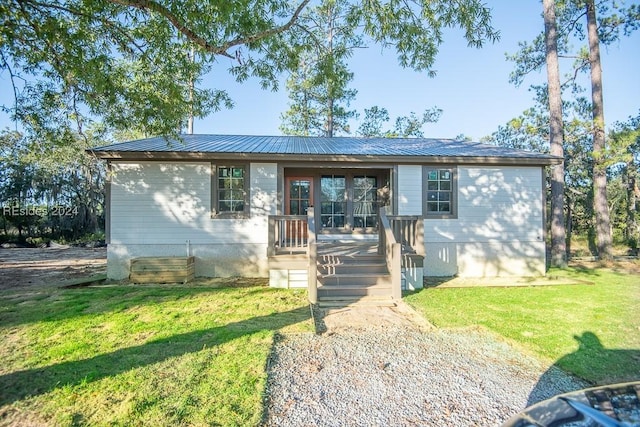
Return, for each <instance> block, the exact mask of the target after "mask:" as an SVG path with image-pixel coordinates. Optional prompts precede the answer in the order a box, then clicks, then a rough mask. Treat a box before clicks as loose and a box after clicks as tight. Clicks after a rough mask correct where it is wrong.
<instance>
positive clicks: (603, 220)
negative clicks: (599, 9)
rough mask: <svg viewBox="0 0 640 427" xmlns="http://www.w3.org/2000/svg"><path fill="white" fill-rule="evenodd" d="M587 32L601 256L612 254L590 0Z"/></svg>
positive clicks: (599, 74)
mask: <svg viewBox="0 0 640 427" xmlns="http://www.w3.org/2000/svg"><path fill="white" fill-rule="evenodd" d="M586 6H587V36H588V39H589V63H590V66H591V98H592V104H593V209H594V212H595V217H596V230H595V231H596V244H597V249H598V256H599V257H600V259H602V260H609V259H611V258H612V257H613V254H612V250H611V244H612V242H611V224H610V218H609V206H608V203H607V167H606V163H605V160H606V158H605V156H606V152H605V149H606V146H605V134H604V103H603V100H602V66H601V63H600V39H599V37H598V24H597V21H596V8H595V4H594V0H587V1H586Z"/></svg>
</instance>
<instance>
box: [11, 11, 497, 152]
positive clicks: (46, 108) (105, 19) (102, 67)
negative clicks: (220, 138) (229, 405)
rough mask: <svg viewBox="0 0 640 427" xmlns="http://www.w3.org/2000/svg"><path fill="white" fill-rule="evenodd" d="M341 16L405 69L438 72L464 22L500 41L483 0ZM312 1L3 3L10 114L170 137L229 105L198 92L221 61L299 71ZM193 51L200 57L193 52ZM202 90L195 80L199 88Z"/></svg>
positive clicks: (48, 128) (236, 69)
mask: <svg viewBox="0 0 640 427" xmlns="http://www.w3.org/2000/svg"><path fill="white" fill-rule="evenodd" d="M341 3H342V4H344V5H345V9H346V11H347V12H346V19H347V21H348V22H349V23H351V24H352V25H353V26H354V27H358V28H361V30H362V32H363V34H364V35H365V36H366V37H368V38H370V39H371V40H372V41H373V42H374V43H377V44H379V45H381V46H383V47H390V48H394V49H395V51H396V53H397V56H398V61H399V63H400V64H401V65H402V66H406V67H412V68H414V69H416V70H426V71H428V72H431V67H432V65H433V62H434V58H435V55H436V53H437V51H438V47H439V45H440V44H441V42H442V34H443V30H444V29H445V28H447V27H453V26H457V27H460V28H462V29H463V30H464V32H465V37H466V39H467V40H468V42H469V44H470V45H472V46H481V45H482V43H483V42H484V41H487V40H488V41H494V40H496V39H497V38H498V33H497V32H496V31H495V30H494V29H493V28H492V27H491V23H490V10H489V8H488V7H486V6H485V5H484V4H483V3H482V2H481V1H480V0H460V1H455V2H451V1H448V0H414V1H404V0H384V1H383V0H363V1H346V0H342V1H341ZM311 4H312V2H311V0H299V1H297V2H290V1H288V0H233V1H215V2H202V1H196V0H184V1H180V2H174V1H169V0H5V1H3V2H1V3H0V22H2V25H1V26H0V73H1V74H2V76H3V78H6V79H7V80H10V81H11V82H12V85H13V88H14V95H15V96H14V100H13V103H11V104H7V105H3V106H2V108H3V109H4V110H5V112H8V113H10V114H11V115H12V117H13V118H14V120H16V121H17V122H19V123H20V124H22V125H23V126H24V128H25V130H26V131H27V132H31V133H35V134H38V135H44V136H46V137H47V138H51V139H57V140H72V139H73V132H72V131H71V129H72V128H75V129H76V130H80V131H82V129H83V127H84V126H86V122H87V120H90V119H92V118H96V117H99V118H100V119H101V120H102V121H104V122H105V123H106V124H107V125H108V126H113V127H114V128H116V129H127V128H131V127H135V128H139V129H141V130H143V132H144V133H146V134H164V135H167V134H174V133H177V132H178V131H179V128H180V124H181V123H183V122H184V121H185V119H186V117H187V116H188V115H189V113H190V112H191V111H193V113H194V115H195V116H196V117H198V116H199V117H203V116H206V115H207V114H209V113H210V112H212V111H214V110H216V109H218V108H221V107H223V106H226V107H229V106H231V105H232V103H231V100H230V99H229V97H228V95H227V94H226V92H225V91H224V90H218V89H212V88H207V89H196V90H195V91H194V94H193V98H192V99H191V98H190V96H189V93H188V92H189V91H188V87H189V82H190V81H195V82H196V83H197V82H198V81H199V80H200V79H201V77H202V76H203V75H204V74H205V73H206V72H207V71H208V70H209V69H210V67H212V66H214V65H216V63H217V62H219V61H220V60H221V59H225V58H226V59H228V60H229V61H230V63H231V66H230V68H229V72H230V73H232V74H233V75H234V76H235V77H236V78H237V79H238V80H239V81H243V80H244V79H247V78H249V77H253V78H258V79H260V81H261V83H262V85H263V87H265V88H277V82H278V80H277V76H278V74H279V73H280V72H281V71H283V70H285V69H293V68H295V67H297V65H298V60H297V54H298V52H297V50H296V49H295V48H294V47H292V46H290V45H289V43H287V40H286V37H285V36H286V35H287V34H289V33H290V32H291V31H304V30H305V28H304V26H303V24H302V23H301V22H300V20H299V18H300V16H301V14H302V12H303V11H305V10H306V9H307V8H308V7H310V5H311ZM191 48H194V49H195V51H196V56H197V57H198V60H197V61H192V60H191V59H190V58H189V54H188V52H190V50H191ZM197 86H198V85H196V88H197Z"/></svg>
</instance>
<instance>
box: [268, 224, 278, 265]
mask: <svg viewBox="0 0 640 427" xmlns="http://www.w3.org/2000/svg"><path fill="white" fill-rule="evenodd" d="M268 221H269V232H268V237H267V256H268V257H272V256H275V255H276V219H275V218H274V217H273V216H272V215H269V220H268Z"/></svg>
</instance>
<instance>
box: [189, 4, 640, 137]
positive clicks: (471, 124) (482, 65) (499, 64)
mask: <svg viewBox="0 0 640 427" xmlns="http://www.w3.org/2000/svg"><path fill="white" fill-rule="evenodd" d="M486 4H487V5H488V6H489V7H491V8H492V13H493V23H494V27H495V28H496V29H498V30H499V31H500V33H501V38H500V41H499V42H497V43H495V44H489V45H485V47H483V48H482V49H475V48H470V47H467V43H466V40H464V37H463V36H462V34H461V33H460V32H459V31H450V32H449V33H448V34H447V37H445V40H444V44H443V45H442V46H441V48H440V53H439V54H438V56H437V60H436V63H435V67H434V68H435V70H436V71H437V76H436V77H435V78H430V77H428V76H427V75H426V73H424V72H423V73H419V72H415V71H412V70H409V69H403V68H401V67H400V66H398V65H397V60H396V56H395V52H393V51H392V50H385V51H382V50H381V48H380V47H378V46H370V47H369V48H367V49H361V50H358V51H357V52H356V53H355V55H354V56H353V58H352V60H351V62H350V67H351V70H352V71H353V72H354V74H355V76H354V80H353V83H352V85H351V86H352V87H353V88H354V89H357V91H358V94H357V96H356V99H355V101H354V102H352V103H351V107H352V108H353V109H355V110H356V111H358V112H359V113H360V114H361V118H362V116H363V115H364V109H365V108H370V107H371V106H374V105H378V106H381V107H385V108H387V110H388V111H389V115H390V116H391V122H390V123H389V126H390V127H391V125H392V122H393V120H394V119H395V117H396V116H402V115H408V114H409V113H411V112H412V111H414V112H416V113H420V112H422V111H424V110H425V109H426V108H430V107H433V106H437V107H439V108H441V109H442V110H443V114H442V117H441V118H440V120H439V121H438V123H435V124H427V125H426V126H425V127H424V134H425V136H426V137H433V138H453V137H455V136H457V135H459V134H464V135H466V136H468V137H471V138H472V139H473V140H479V139H480V138H482V137H483V136H487V135H490V134H491V133H493V132H495V131H497V130H498V126H500V125H504V124H506V123H507V122H508V121H509V120H510V119H512V118H514V117H517V116H518V115H520V113H522V112H523V111H524V110H526V109H527V108H529V107H531V106H532V105H533V93H531V92H530V91H529V86H530V85H531V84H534V83H539V82H541V81H544V79H545V78H546V74H545V71H544V70H543V72H542V73H536V74H535V75H532V76H531V77H529V78H527V80H525V82H524V83H523V84H522V85H521V86H520V87H515V86H514V85H512V84H510V83H509V74H510V73H511V71H512V70H513V69H514V64H513V63H512V62H508V61H507V60H506V58H505V53H507V52H508V53H511V54H512V53H515V52H517V50H518V42H519V41H531V40H533V39H534V37H535V36H536V35H537V34H538V33H539V32H541V31H542V30H543V29H544V24H543V20H542V16H541V13H542V2H541V1H540V0H487V1H486ZM601 50H602V64H603V78H604V81H603V88H604V97H605V99H604V102H605V107H604V108H605V120H606V122H607V123H613V122H614V121H624V120H626V119H627V118H628V117H629V116H631V115H636V114H637V113H638V111H639V110H640V34H638V32H636V34H635V35H634V36H633V37H630V38H623V39H622V40H621V41H620V42H619V43H617V44H615V45H613V46H610V47H608V48H605V47H604V46H603V47H602V48H601ZM564 61H565V62H564V65H565V67H563V68H566V67H569V66H570V65H571V60H568V59H567V60H564ZM566 61H569V62H566ZM224 65H225V64H224V62H222V63H220V64H218V65H217V67H218V68H217V69H214V70H213V73H212V74H213V76H210V77H208V78H206V79H205V80H204V81H203V85H205V86H206V85H211V86H210V87H216V88H225V89H227V90H228V91H229V94H230V95H231V97H232V99H233V100H234V102H235V107H234V108H233V109H232V110H228V111H221V112H218V113H216V114H213V115H211V116H209V117H207V118H206V119H203V120H196V122H195V125H194V132H195V133H219V134H243V135H244V134H247V135H280V134H281V132H280V130H279V129H278V127H279V126H280V124H281V120H280V115H281V114H282V113H283V112H284V111H286V110H287V108H288V107H287V102H288V99H287V93H286V91H285V90H284V87H285V85H284V79H283V84H282V85H281V90H280V92H278V93H273V92H269V91H263V90H261V89H260V87H259V84H258V82H257V81H249V82H245V83H243V84H242V85H240V84H237V83H235V82H234V81H233V80H232V79H230V78H227V77H226V76H225V75H224V74H225V72H224ZM561 72H562V70H561ZM216 79H217V80H216ZM216 83H217V85H216V86H213V85H214V84H216ZM356 128H357V122H355V123H354V125H352V129H353V130H355V129H356Z"/></svg>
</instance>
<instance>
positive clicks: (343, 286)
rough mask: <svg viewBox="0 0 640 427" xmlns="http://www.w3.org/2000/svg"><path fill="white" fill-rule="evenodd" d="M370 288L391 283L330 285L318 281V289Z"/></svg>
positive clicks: (384, 287)
mask: <svg viewBox="0 0 640 427" xmlns="http://www.w3.org/2000/svg"><path fill="white" fill-rule="evenodd" d="M323 288H324V289H371V288H376V289H386V288H391V283H373V284H370V285H367V284H361V283H356V284H353V283H341V284H330V285H326V284H324V285H323V284H320V283H318V289H323Z"/></svg>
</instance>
